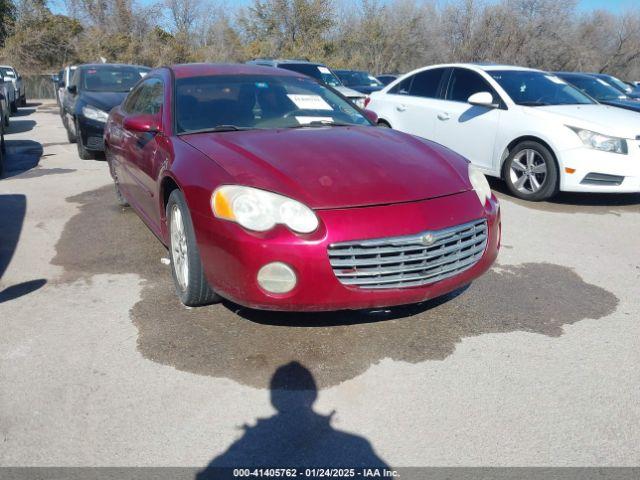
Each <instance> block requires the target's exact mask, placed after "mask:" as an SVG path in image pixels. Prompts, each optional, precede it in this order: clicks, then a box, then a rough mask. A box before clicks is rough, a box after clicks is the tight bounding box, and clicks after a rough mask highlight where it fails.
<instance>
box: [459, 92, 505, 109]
mask: <svg viewBox="0 0 640 480" xmlns="http://www.w3.org/2000/svg"><path fill="white" fill-rule="evenodd" d="M467 102H468V103H470V104H471V105H475V106H477V107H487V108H497V107H498V104H497V103H494V102H493V95H491V94H490V93H489V92H478V93H474V94H473V95H471V96H470V97H469V98H468V99H467Z"/></svg>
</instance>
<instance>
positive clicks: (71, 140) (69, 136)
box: [62, 112, 77, 143]
mask: <svg viewBox="0 0 640 480" xmlns="http://www.w3.org/2000/svg"><path fill="white" fill-rule="evenodd" d="M62 123H63V125H64V128H65V129H66V130H67V140H69V143H76V141H77V138H76V134H75V132H72V131H71V128H70V127H69V119H68V118H67V115H66V113H64V112H63V113H62Z"/></svg>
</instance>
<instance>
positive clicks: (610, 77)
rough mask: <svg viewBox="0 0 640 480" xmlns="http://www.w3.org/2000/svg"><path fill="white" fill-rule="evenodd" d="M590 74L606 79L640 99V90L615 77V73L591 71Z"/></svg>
mask: <svg viewBox="0 0 640 480" xmlns="http://www.w3.org/2000/svg"><path fill="white" fill-rule="evenodd" d="M589 75H591V76H592V77H595V78H599V79H601V80H604V81H605V82H607V83H608V84H609V85H611V86H612V87H614V88H616V89H618V90H619V91H620V92H622V93H624V94H625V95H627V96H628V97H631V98H636V99H640V92H636V91H635V90H634V89H633V87H631V86H630V85H629V84H627V83H625V82H623V81H622V80H620V79H619V78H616V77H614V76H613V75H608V74H606V73H590V74H589Z"/></svg>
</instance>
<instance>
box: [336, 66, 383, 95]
mask: <svg viewBox="0 0 640 480" xmlns="http://www.w3.org/2000/svg"><path fill="white" fill-rule="evenodd" d="M335 73H336V75H337V76H338V78H340V80H341V81H342V83H343V84H344V85H345V86H347V87H349V88H352V89H354V90H357V91H358V92H360V93H366V94H367V95H368V94H370V93H371V92H377V91H378V90H382V88H383V87H384V84H383V83H382V82H381V81H380V80H378V79H377V78H376V77H374V76H373V75H371V74H370V73H368V72H364V71H361V70H335Z"/></svg>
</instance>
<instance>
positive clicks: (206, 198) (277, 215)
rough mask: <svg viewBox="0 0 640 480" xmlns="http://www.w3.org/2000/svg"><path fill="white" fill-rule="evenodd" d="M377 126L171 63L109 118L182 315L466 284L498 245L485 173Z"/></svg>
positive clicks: (277, 83) (243, 76)
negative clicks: (218, 307)
mask: <svg viewBox="0 0 640 480" xmlns="http://www.w3.org/2000/svg"><path fill="white" fill-rule="evenodd" d="M374 116H375V114H373V113H372V112H367V111H362V110H359V109H357V108H356V107H354V106H353V105H352V104H351V103H349V102H348V101H347V100H345V99H344V97H342V96H340V94H338V93H336V92H335V91H334V90H332V89H331V88H328V87H326V86H323V85H320V84H319V83H317V82H316V81H314V80H313V79H311V78H308V77H305V76H302V75H299V74H297V73H294V72H289V71H287V70H278V69H273V68H268V67H256V66H248V65H178V66H174V67H163V68H159V69H156V70H153V71H152V72H150V73H149V74H148V75H147V76H146V77H145V78H144V79H143V80H141V81H140V82H139V83H138V85H137V86H136V87H135V88H134V89H133V90H132V91H131V93H130V94H129V96H128V97H127V98H126V100H125V101H124V102H123V103H122V105H121V106H119V107H116V108H115V109H114V110H112V112H111V113H110V115H109V120H108V122H107V126H106V129H105V146H106V152H107V159H108V162H109V166H110V170H111V175H112V176H113V179H114V182H115V185H116V193H117V195H118V199H119V200H120V202H121V203H123V204H125V203H128V204H130V205H131V206H132V207H133V208H134V210H135V211H136V212H137V213H138V214H139V215H140V217H141V218H142V220H143V221H144V222H145V223H146V224H147V225H148V226H149V228H150V229H151V230H152V231H153V232H154V233H155V234H156V236H157V237H158V238H159V239H160V240H161V241H162V242H163V243H164V244H165V245H166V246H167V247H168V248H169V250H170V257H171V268H172V272H173V278H174V281H175V286H176V290H177V293H178V295H179V297H180V300H182V302H183V303H184V304H185V305H190V306H197V305H203V304H207V303H211V302H214V301H217V300H220V299H221V298H227V299H229V300H232V301H233V302H236V303H238V304H241V305H245V306H249V307H253V308H261V309H270V310H299V311H304V310H309V311H310V310H338V309H360V308H374V307H382V306H391V305H400V304H408V303H415V302H420V301H423V300H426V299H429V298H433V297H437V296H440V295H443V294H445V293H448V292H450V291H452V290H455V289H457V288H459V287H460V286H463V285H466V284H468V283H470V282H471V281H472V280H474V279H475V278H477V277H478V276H479V275H481V274H482V273H483V272H485V271H486V270H487V269H488V268H489V267H490V266H491V264H492V263H493V261H494V260H495V258H496V256H497V253H498V248H499V245H500V214H499V206H498V201H497V200H496V198H495V197H494V196H493V195H492V193H491V190H490V189H489V185H488V183H487V181H486V179H485V178H484V175H483V174H482V173H480V172H479V171H477V170H476V169H475V168H474V167H472V166H471V165H470V164H469V162H467V161H466V160H465V159H464V158H462V157H460V156H459V155H456V154H455V153H453V152H451V151H450V150H447V149H446V148H444V147H441V146H439V145H437V144H433V143H430V142H428V141H426V140H423V139H420V138H416V137H413V136H410V135H406V134H403V133H400V132H397V131H394V130H390V129H385V128H378V127H376V126H375V125H374V123H373V122H372V121H371V118H372V117H374Z"/></svg>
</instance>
